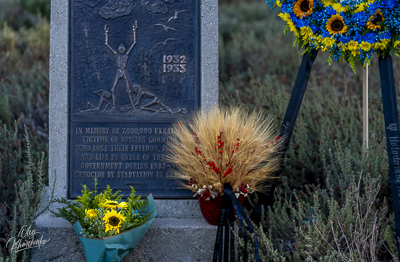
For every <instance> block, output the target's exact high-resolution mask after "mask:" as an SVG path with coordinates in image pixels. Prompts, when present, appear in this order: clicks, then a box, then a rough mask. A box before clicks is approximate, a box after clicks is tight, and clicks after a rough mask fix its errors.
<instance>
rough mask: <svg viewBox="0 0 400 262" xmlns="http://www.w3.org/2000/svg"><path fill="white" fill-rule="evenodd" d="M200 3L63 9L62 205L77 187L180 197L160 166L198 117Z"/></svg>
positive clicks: (122, 1) (150, 1)
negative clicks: (65, 125)
mask: <svg viewBox="0 0 400 262" xmlns="http://www.w3.org/2000/svg"><path fill="white" fill-rule="evenodd" d="M198 10H199V2H198V1H196V0H168V1H167V0H146V1H142V0H128V1H126V0H97V1H96V0H90V1H88V0H71V11H70V15H71V19H70V21H71V22H70V23H71V24H70V37H71V39H70V78H69V79H70V81H69V85H70V94H69V98H70V103H69V104H70V108H69V116H70V117H69V119H70V121H69V132H70V148H69V159H70V167H69V169H70V170H69V197H71V198H75V197H76V196H77V195H79V194H80V192H81V189H82V187H81V185H82V184H86V185H88V186H90V185H92V184H93V179H94V177H97V178H98V181H99V188H100V189H102V188H105V186H106V185H110V186H111V187H112V188H113V189H116V190H122V192H123V193H124V194H129V192H130V186H133V187H134V188H135V190H136V191H137V194H140V195H142V196H146V195H147V194H149V193H152V194H153V195H154V196H155V197H156V198H188V197H192V193H191V192H189V191H188V190H186V189H184V187H182V185H181V184H180V183H179V181H178V180H177V179H175V177H174V171H173V169H174V168H173V166H172V165H171V164H170V163H168V162H166V161H165V155H166V148H165V143H166V142H167V141H168V134H169V132H170V130H171V126H172V123H173V122H174V121H176V120H177V119H179V118H182V117H186V116H187V115H188V114H191V113H193V112H195V111H196V110H197V109H198V108H199V96H200V88H199V76H200V69H199V32H200V30H199V15H198Z"/></svg>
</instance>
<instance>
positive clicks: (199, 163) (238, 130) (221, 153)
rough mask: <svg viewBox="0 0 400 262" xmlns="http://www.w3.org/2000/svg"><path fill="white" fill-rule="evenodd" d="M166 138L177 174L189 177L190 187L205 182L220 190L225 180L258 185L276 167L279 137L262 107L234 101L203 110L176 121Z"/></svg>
mask: <svg viewBox="0 0 400 262" xmlns="http://www.w3.org/2000/svg"><path fill="white" fill-rule="evenodd" d="M170 138H171V139H170V142H169V143H168V147H169V151H170V154H169V155H168V160H169V161H170V162H171V163H173V164H175V166H176V167H177V177H179V178H181V179H183V180H187V181H191V183H190V184H191V185H188V186H187V187H188V188H190V189H191V190H192V191H197V190H198V189H199V188H203V186H206V187H207V188H210V189H211V188H212V190H213V191H215V192H218V193H219V194H222V193H223V185H224V183H230V184H231V186H232V188H233V189H234V191H235V192H239V191H242V192H243V191H247V190H248V191H260V190H263V185H265V183H263V185H262V183H260V182H262V181H265V180H268V179H271V178H272V176H273V173H274V172H276V171H277V170H278V168H279V167H280V155H281V154H279V153H280V152H279V149H280V148H281V144H282V141H281V139H277V130H276V129H275V128H274V126H273V118H272V117H264V115H263V114H262V113H260V112H253V113H250V114H247V113H246V112H245V111H244V110H243V109H242V108H238V107H236V108H230V109H225V110H222V109H218V108H214V109H212V110H209V111H201V112H199V113H197V114H196V115H194V116H193V117H191V118H188V119H186V120H182V121H179V122H177V123H176V124H175V125H174V127H173V131H172V135H171V137H170ZM278 138H279V137H278ZM194 181H195V182H194ZM247 185H248V186H247ZM245 187H247V190H246V189H245ZM239 188H241V190H239Z"/></svg>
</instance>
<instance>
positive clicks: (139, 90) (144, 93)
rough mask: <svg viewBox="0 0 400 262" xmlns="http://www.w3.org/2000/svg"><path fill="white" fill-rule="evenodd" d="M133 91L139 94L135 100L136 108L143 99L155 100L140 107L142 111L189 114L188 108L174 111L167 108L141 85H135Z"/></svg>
mask: <svg viewBox="0 0 400 262" xmlns="http://www.w3.org/2000/svg"><path fill="white" fill-rule="evenodd" d="M132 88H133V91H134V92H135V93H137V95H136V98H135V106H138V105H139V104H140V101H141V100H142V99H143V98H154V99H153V100H152V101H151V102H149V103H147V104H145V105H143V106H141V107H140V109H142V110H147V111H152V112H156V113H171V114H177V113H181V114H187V113H188V111H187V109H186V108H182V109H180V108H177V109H174V110H172V109H171V108H170V107H168V106H166V105H165V104H164V103H163V102H161V100H160V99H159V98H158V97H157V96H156V95H155V94H153V93H152V92H150V91H149V90H146V89H145V88H144V87H142V86H141V85H139V84H134V85H133V86H132ZM154 105H159V106H160V108H159V109H155V108H154V107H153V106H154Z"/></svg>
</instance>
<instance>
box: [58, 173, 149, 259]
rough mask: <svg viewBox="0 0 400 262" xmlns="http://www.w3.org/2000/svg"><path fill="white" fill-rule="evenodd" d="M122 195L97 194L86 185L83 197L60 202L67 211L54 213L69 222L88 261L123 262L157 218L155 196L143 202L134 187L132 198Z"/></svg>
mask: <svg viewBox="0 0 400 262" xmlns="http://www.w3.org/2000/svg"><path fill="white" fill-rule="evenodd" d="M119 193H120V191H117V192H115V193H113V192H112V189H111V188H110V187H109V186H107V189H105V190H103V191H102V192H101V193H98V192H97V180H95V187H94V190H90V189H88V188H87V186H86V185H83V190H82V196H78V197H77V199H76V200H74V201H73V202H69V201H67V200H66V199H57V200H56V201H57V202H58V203H62V204H65V205H66V206H65V207H62V208H58V212H53V213H54V214H56V216H58V217H63V218H65V219H66V220H68V221H69V222H70V223H71V224H72V225H73V228H74V230H75V233H76V234H77V235H78V237H79V240H80V241H81V243H82V246H83V249H84V252H85V256H86V260H87V261H93V262H94V261H96V262H97V261H102V262H103V261H104V262H105V261H121V260H122V258H123V257H125V256H126V255H127V254H129V253H130V252H131V251H132V250H133V249H134V248H135V247H136V246H137V245H138V244H139V242H140V240H141V239H142V238H143V237H144V235H145V233H146V232H147V230H148V228H149V227H150V225H151V224H152V223H153V221H154V218H155V216H156V215H157V210H156V206H155V204H154V199H153V197H152V195H149V196H148V197H147V199H144V200H140V198H141V197H140V196H138V197H136V196H135V190H134V189H133V188H132V187H131V194H130V196H129V198H127V199H126V200H125V201H122V195H120V194H119Z"/></svg>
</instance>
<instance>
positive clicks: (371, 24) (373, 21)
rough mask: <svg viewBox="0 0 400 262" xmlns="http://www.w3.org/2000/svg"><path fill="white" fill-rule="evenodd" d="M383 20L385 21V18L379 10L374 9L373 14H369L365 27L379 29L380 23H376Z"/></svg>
mask: <svg viewBox="0 0 400 262" xmlns="http://www.w3.org/2000/svg"><path fill="white" fill-rule="evenodd" d="M383 21H385V18H383V15H382V13H381V10H380V9H378V10H376V12H375V14H374V15H371V16H370V17H369V18H368V22H367V28H368V29H369V30H372V31H373V30H375V29H378V30H381V29H382V27H381V26H380V25H378V23H379V22H383Z"/></svg>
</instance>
